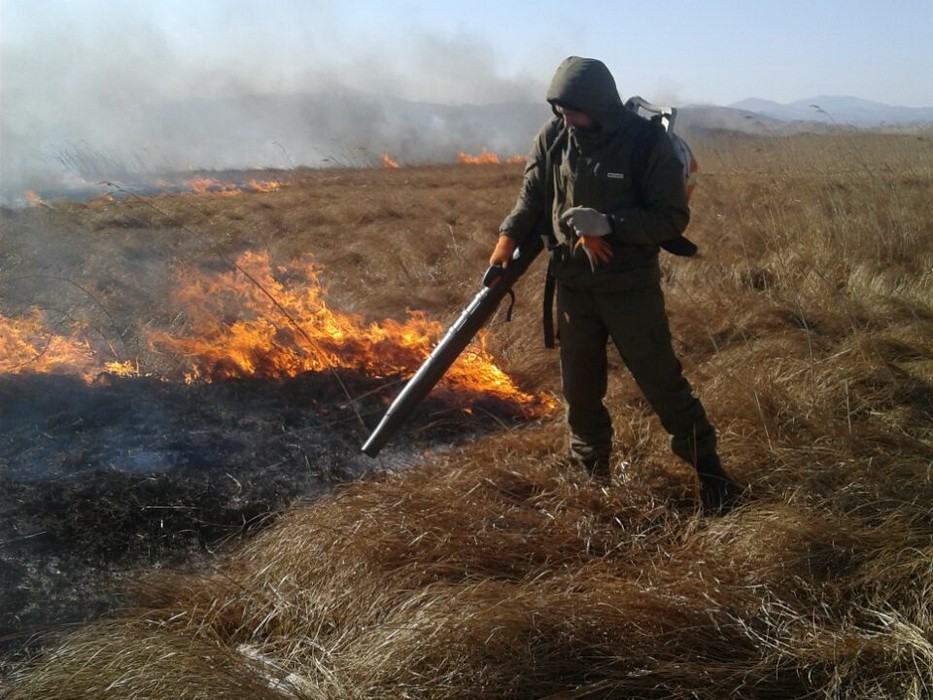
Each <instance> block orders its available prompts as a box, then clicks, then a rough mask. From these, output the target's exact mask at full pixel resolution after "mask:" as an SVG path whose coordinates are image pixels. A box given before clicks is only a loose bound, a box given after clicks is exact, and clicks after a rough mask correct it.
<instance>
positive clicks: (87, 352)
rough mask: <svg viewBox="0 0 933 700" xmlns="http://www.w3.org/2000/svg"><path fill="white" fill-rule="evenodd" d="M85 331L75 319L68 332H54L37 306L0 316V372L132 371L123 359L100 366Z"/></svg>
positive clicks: (89, 373)
mask: <svg viewBox="0 0 933 700" xmlns="http://www.w3.org/2000/svg"><path fill="white" fill-rule="evenodd" d="M85 331H86V327H85V326H83V325H82V324H80V323H75V324H73V325H72V327H71V330H70V332H69V334H68V335H58V334H56V333H54V332H52V331H51V330H50V325H49V323H48V322H47V320H46V318H45V314H43V312H42V311H41V310H39V309H33V310H31V311H30V312H29V313H28V314H27V315H25V316H22V317H20V318H7V317H4V316H0V374H19V373H21V372H41V373H62V374H78V375H80V376H81V377H83V378H84V379H87V380H90V379H91V378H93V377H95V376H97V375H98V374H100V373H101V372H102V371H103V372H115V373H120V374H124V375H126V374H135V373H136V372H135V370H133V369H132V368H131V366H130V365H128V364H126V363H115V362H112V363H105V364H104V366H103V367H101V365H100V364H99V362H98V359H97V353H96V352H95V350H94V349H93V348H92V347H91V345H90V343H89V342H88V341H87V340H85V339H84V337H85V335H86V333H85Z"/></svg>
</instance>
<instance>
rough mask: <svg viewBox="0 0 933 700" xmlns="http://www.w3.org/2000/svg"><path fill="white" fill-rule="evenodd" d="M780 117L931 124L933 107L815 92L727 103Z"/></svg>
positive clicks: (870, 124)
mask: <svg viewBox="0 0 933 700" xmlns="http://www.w3.org/2000/svg"><path fill="white" fill-rule="evenodd" d="M729 107H730V108H732V109H739V110H744V111H747V112H752V113H754V114H758V115H761V116H765V117H770V118H772V119H778V120H780V121H785V122H787V121H805V122H816V123H821V124H833V125H849V126H857V127H861V128H869V127H878V126H909V125H915V124H933V107H894V106H891V105H886V104H882V103H881V102H872V101H870V100H862V99H859V98H858V97H845V96H832V95H819V96H817V97H811V98H808V99H805V100H797V101H796V102H790V103H787V104H780V103H778V102H772V101H770V100H761V99H756V98H751V99H747V100H742V101H741V102H735V103H734V104H731V105H729Z"/></svg>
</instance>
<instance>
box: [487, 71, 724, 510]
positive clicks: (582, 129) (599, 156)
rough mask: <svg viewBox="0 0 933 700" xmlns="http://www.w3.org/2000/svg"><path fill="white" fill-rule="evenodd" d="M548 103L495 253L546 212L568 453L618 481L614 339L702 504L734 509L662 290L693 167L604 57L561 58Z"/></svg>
mask: <svg viewBox="0 0 933 700" xmlns="http://www.w3.org/2000/svg"><path fill="white" fill-rule="evenodd" d="M547 101H548V102H549V103H550V104H551V107H552V109H553V111H554V114H555V116H554V118H552V119H551V120H549V121H548V122H546V123H545V124H544V125H543V126H542V128H541V130H540V131H539V132H538V135H537V136H536V137H535V139H534V141H533V147H532V150H531V153H530V154H529V156H528V160H527V163H526V165H525V174H524V179H523V182H522V186H521V190H520V192H519V195H518V199H517V201H516V203H515V207H514V208H513V209H512V212H511V213H510V214H509V215H508V216H507V217H506V219H505V220H504V221H503V222H502V225H501V226H500V227H499V233H500V235H499V240H498V242H497V244H496V247H495V250H494V251H493V253H492V255H491V257H490V261H489V263H490V265H502V266H507V265H508V264H509V261H510V260H511V257H512V253H513V252H514V250H515V248H516V246H517V245H518V243H520V242H521V241H523V240H525V239H526V238H527V237H529V236H532V235H536V233H537V227H538V222H539V221H541V220H544V221H549V223H550V226H549V229H550V230H549V231H548V233H549V236H548V237H549V240H550V245H549V246H548V247H549V248H550V249H551V251H552V257H551V262H550V267H549V272H550V274H551V275H553V277H554V279H555V280H556V288H557V290H556V291H557V314H558V336H559V338H560V367H561V388H562V391H563V395H564V405H565V409H566V418H567V425H568V428H569V438H570V454H571V457H572V458H573V459H574V460H575V461H576V462H578V463H579V464H581V465H582V466H583V467H584V468H585V469H586V470H587V471H588V472H589V473H590V474H592V475H593V476H594V477H596V478H600V479H603V480H608V478H609V476H610V472H611V461H610V460H611V447H612V435H613V429H612V421H611V418H610V415H609V412H608V410H607V409H606V407H605V405H604V404H603V398H604V397H605V394H606V388H607V357H606V345H607V342H608V340H610V339H611V340H612V342H613V344H614V345H615V347H616V349H617V350H618V352H619V354H620V355H621V357H622V360H623V361H624V363H625V365H626V366H627V367H628V369H629V371H630V372H631V373H632V376H633V377H634V379H635V382H636V383H637V384H638V386H639V388H640V389H641V391H642V393H643V394H644V395H645V398H646V399H647V400H648V402H649V403H650V404H651V406H652V408H653V409H654V411H655V412H656V413H657V415H658V417H659V418H660V419H661V423H662V425H663V426H664V428H665V430H667V432H668V433H670V435H671V449H672V450H673V452H674V453H675V454H676V455H678V456H679V457H680V458H681V459H683V460H685V461H686V462H688V463H689V464H691V465H692V466H693V467H695V468H696V470H697V474H698V476H699V481H700V494H701V497H702V501H703V505H704V507H705V509H706V510H707V511H708V512H713V513H724V512H726V511H728V510H729V509H731V507H732V506H733V505H734V504H735V502H736V500H737V499H738V496H739V494H740V489H739V487H738V486H737V485H736V484H735V482H734V481H733V480H732V479H731V478H730V477H729V476H728V475H727V474H726V472H725V471H724V470H723V468H722V465H721V464H720V461H719V457H718V455H717V452H716V432H715V430H714V428H713V426H712V425H711V424H710V422H709V421H708V420H707V417H706V412H705V411H704V409H703V405H702V404H701V403H700V401H699V400H698V399H697V398H696V397H695V396H694V395H693V393H692V390H691V387H690V384H689V383H688V381H687V380H686V379H685V378H684V376H683V374H682V372H681V365H680V362H679V361H678V359H677V357H676V356H675V355H674V351H673V347H672V345H671V333H670V328H669V326H668V320H667V314H666V312H665V309H664V297H663V294H662V292H661V272H660V266H659V264H658V253H659V250H660V248H661V247H664V248H667V249H669V250H671V251H672V252H679V253H680V254H684V251H685V250H686V251H688V252H687V254H690V252H692V251H691V249H693V250H695V248H694V247H693V245H692V244H691V243H690V242H689V241H687V240H686V239H685V238H683V237H682V234H683V231H684V230H685V229H686V227H687V223H688V222H689V220H690V210H689V208H688V206H687V196H686V190H685V187H684V179H683V166H682V164H681V162H680V160H679V159H678V157H677V155H676V153H675V152H674V149H673V146H672V144H671V142H670V140H669V139H667V138H656V137H655V138H652V137H651V134H650V132H652V131H654V132H655V133H656V132H657V129H659V128H660V127H658V126H657V125H655V124H652V123H650V122H647V121H646V120H644V119H642V118H641V117H639V116H637V115H636V114H633V113H632V112H630V111H628V110H627V109H625V107H624V105H623V103H622V100H621V99H620V97H619V93H618V90H617V89H616V84H615V80H614V79H613V77H612V74H611V73H610V72H609V69H608V68H606V66H605V65H604V64H603V63H602V62H600V61H597V60H595V59H591V58H580V57H577V56H571V57H570V58H567V59H566V60H564V61H563V62H562V63H561V64H560V66H559V67H558V68H557V72H556V73H555V75H554V78H553V80H552V81H551V85H550V87H549V88H548V92H547ZM646 144H647V147H646Z"/></svg>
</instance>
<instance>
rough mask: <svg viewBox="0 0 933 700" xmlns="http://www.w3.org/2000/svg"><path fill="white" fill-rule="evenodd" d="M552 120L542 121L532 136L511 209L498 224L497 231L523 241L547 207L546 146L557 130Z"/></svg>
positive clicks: (543, 214) (545, 213)
mask: <svg viewBox="0 0 933 700" xmlns="http://www.w3.org/2000/svg"><path fill="white" fill-rule="evenodd" d="M556 123H557V122H556V121H555V120H551V121H549V122H547V123H545V124H544V126H542V127H541V129H540V131H538V134H537V136H535V137H534V139H533V140H532V146H531V152H530V153H529V154H528V158H527V160H526V161H525V175H524V178H523V179H522V186H521V189H520V190H519V192H518V198H517V199H516V200H515V206H514V207H512V211H511V212H510V213H509V215H508V216H507V217H505V219H504V220H503V222H502V224H501V225H500V226H499V233H502V234H505V235H506V236H508V237H509V238H512V239H514V240H516V241H519V242H521V241H523V240H525V238H527V237H528V236H529V235H531V234H532V232H533V231H534V229H535V226H536V225H537V223H538V221H539V220H540V219H541V217H542V216H545V215H547V214H548V212H546V211H545V208H546V207H547V201H548V196H547V178H548V177H549V175H548V174H547V173H546V172H545V171H546V169H547V166H546V164H547V149H548V143H550V141H551V140H552V139H553V136H554V132H555V131H556V128H555V124H556Z"/></svg>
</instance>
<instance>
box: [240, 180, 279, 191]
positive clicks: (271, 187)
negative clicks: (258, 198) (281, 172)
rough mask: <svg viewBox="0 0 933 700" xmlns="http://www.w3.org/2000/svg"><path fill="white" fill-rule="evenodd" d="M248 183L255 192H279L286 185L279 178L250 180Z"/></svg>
mask: <svg viewBox="0 0 933 700" xmlns="http://www.w3.org/2000/svg"><path fill="white" fill-rule="evenodd" d="M246 185H247V186H248V187H249V188H250V189H251V190H252V191H253V192H277V191H278V190H280V189H282V188H283V187H285V184H284V183H282V182H278V181H277V180H250V181H249V182H247V183H246Z"/></svg>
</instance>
